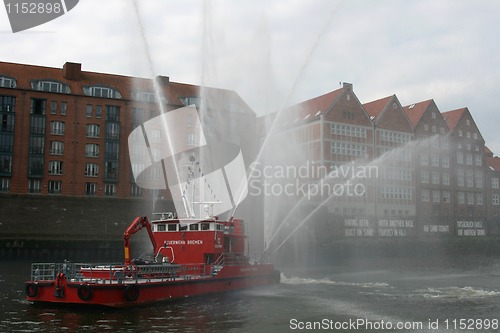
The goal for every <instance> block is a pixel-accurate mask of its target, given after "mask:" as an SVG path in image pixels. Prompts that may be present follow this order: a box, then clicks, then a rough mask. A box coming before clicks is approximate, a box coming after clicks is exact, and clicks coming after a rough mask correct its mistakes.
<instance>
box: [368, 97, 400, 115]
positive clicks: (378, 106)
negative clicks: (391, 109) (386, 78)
mask: <svg viewBox="0 0 500 333" xmlns="http://www.w3.org/2000/svg"><path fill="white" fill-rule="evenodd" d="M393 97H394V95H391V96H387V97H384V98H381V99H378V100H376V101H373V102H369V103H366V104H363V107H364V108H365V110H366V113H368V115H369V116H370V118H372V117H374V118H377V117H378V116H380V114H381V113H382V111H384V109H385V107H386V106H387V104H388V103H389V102H390V100H391V99H392V98H393Z"/></svg>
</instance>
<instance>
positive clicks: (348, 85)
mask: <svg viewBox="0 0 500 333" xmlns="http://www.w3.org/2000/svg"><path fill="white" fill-rule="evenodd" d="M342 88H344V89H345V90H347V91H352V83H347V82H342Z"/></svg>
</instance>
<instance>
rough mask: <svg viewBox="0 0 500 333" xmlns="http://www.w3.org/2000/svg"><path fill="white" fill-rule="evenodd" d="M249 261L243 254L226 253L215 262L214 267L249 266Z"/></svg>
mask: <svg viewBox="0 0 500 333" xmlns="http://www.w3.org/2000/svg"><path fill="white" fill-rule="evenodd" d="M248 263H249V259H248V257H247V256H245V255H243V253H231V252H224V253H221V255H220V256H219V257H218V258H217V259H216V260H215V261H214V263H213V265H214V266H239V265H243V264H248Z"/></svg>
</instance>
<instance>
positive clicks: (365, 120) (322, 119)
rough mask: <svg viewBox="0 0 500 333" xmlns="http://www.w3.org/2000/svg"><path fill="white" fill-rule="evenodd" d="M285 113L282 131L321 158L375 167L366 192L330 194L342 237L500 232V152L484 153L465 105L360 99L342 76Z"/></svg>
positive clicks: (329, 163)
mask: <svg viewBox="0 0 500 333" xmlns="http://www.w3.org/2000/svg"><path fill="white" fill-rule="evenodd" d="M349 98H352V100H351V102H350V103H349V102H348V101H349ZM280 118H281V119H280V120H279V121H278V122H279V123H280V124H282V126H281V128H280V129H281V131H282V132H284V133H288V134H290V133H292V134H293V135H291V136H289V137H288V140H289V141H288V142H289V143H290V142H294V143H295V144H296V145H297V146H298V147H302V150H303V151H304V153H303V154H301V156H307V158H313V159H314V160H315V161H316V165H320V166H322V167H325V168H327V169H331V168H336V167H337V168H338V167H342V166H344V167H346V166H349V165H356V164H357V163H359V164H364V165H374V166H377V167H378V170H379V174H378V176H377V177H376V179H375V180H373V179H372V180H371V181H368V182H367V183H366V184H365V185H366V186H367V188H368V189H369V191H368V195H366V196H364V197H361V198H346V197H335V198H334V199H335V200H330V201H329V202H328V203H325V202H323V204H324V205H325V206H327V209H328V211H329V212H330V213H331V217H330V219H331V223H332V224H333V227H332V228H333V232H336V233H338V235H344V236H377V235H378V236H391V237H392V236H402V237H407V236H414V237H436V236H452V235H457V236H484V235H486V234H487V233H488V232H492V233H495V232H497V230H498V226H497V224H498V220H499V219H498V218H496V216H498V212H499V210H498V206H499V205H500V204H499V203H498V202H499V200H497V199H498V197H499V196H500V192H499V191H498V181H497V179H499V174H498V173H497V172H499V171H500V168H499V164H498V163H497V162H498V161H497V158H496V157H493V155H492V154H491V156H490V155H488V156H487V155H486V153H485V149H484V148H485V146H484V144H485V142H484V139H483V138H482V135H481V133H480V131H479V129H478V128H477V126H476V124H475V122H474V119H473V117H472V115H471V113H470V112H469V110H468V109H467V108H461V109H458V110H453V111H448V112H443V113H441V112H440V110H439V109H438V107H437V105H436V103H435V102H434V101H433V100H427V101H422V102H418V103H414V104H410V105H407V106H405V107H402V106H401V103H400V102H399V100H398V98H397V97H396V96H395V95H392V96H387V97H385V98H381V99H379V100H376V101H372V102H369V103H365V104H362V105H361V103H359V100H358V98H357V97H356V96H355V95H354V93H353V92H352V85H351V84H345V83H344V85H343V87H342V88H341V89H338V90H335V91H333V92H330V93H328V94H325V95H322V96H319V97H316V98H313V99H311V100H308V101H305V102H302V103H299V104H297V105H294V106H292V107H289V108H287V109H285V110H283V112H282V113H281V115H280ZM328 147H330V148H331V150H330V151H328ZM295 163H300V158H299V159H298V161H296V162H295ZM321 199H323V198H321ZM318 202H319V201H317V202H316V203H318ZM339 226H340V230H339V228H338V227H339ZM488 230H489V231H488Z"/></svg>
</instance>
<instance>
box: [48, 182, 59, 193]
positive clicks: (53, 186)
mask: <svg viewBox="0 0 500 333" xmlns="http://www.w3.org/2000/svg"><path fill="white" fill-rule="evenodd" d="M61 188H62V182H61V181H60V180H49V186H48V192H49V193H50V194H59V193H61Z"/></svg>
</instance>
